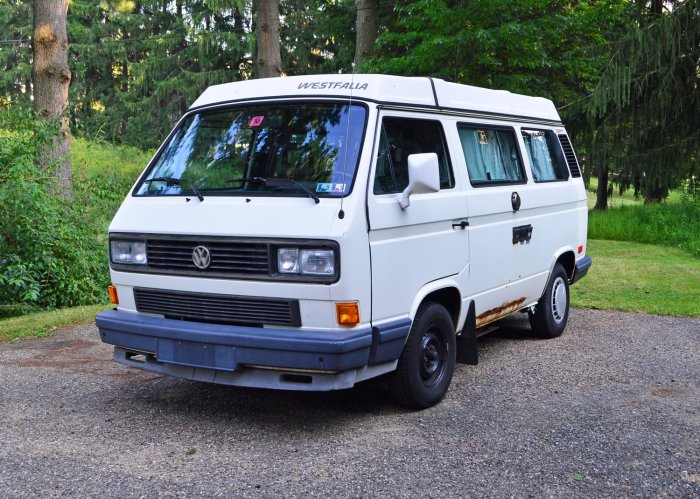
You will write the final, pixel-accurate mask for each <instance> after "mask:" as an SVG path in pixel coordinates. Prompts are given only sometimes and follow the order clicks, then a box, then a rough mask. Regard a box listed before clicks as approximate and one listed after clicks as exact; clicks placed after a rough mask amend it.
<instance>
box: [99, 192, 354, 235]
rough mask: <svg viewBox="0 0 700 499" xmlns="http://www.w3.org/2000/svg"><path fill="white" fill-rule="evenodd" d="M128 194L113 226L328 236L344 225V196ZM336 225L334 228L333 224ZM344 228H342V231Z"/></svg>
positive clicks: (163, 231) (131, 230)
mask: <svg viewBox="0 0 700 499" xmlns="http://www.w3.org/2000/svg"><path fill="white" fill-rule="evenodd" d="M189 199H190V200H189V201H187V198H186V197H183V196H168V197H165V196H163V197H158V198H155V197H144V198H141V197H129V198H128V199H127V200H126V201H125V202H124V203H123V204H122V206H121V208H120V209H119V211H118V212H117V214H116V215H115V217H114V219H113V220H112V223H111V224H110V226H109V231H110V232H127V233H139V234H173V235H206V236H234V237H275V238H279V237H282V238H287V237H289V238H327V237H331V236H332V235H333V234H332V232H334V231H335V232H339V231H343V230H344V228H343V227H342V226H345V225H346V224H347V223H348V219H347V218H345V219H343V220H340V219H339V218H338V212H339V210H340V199H328V198H322V199H321V201H320V203H318V204H316V203H314V201H313V200H312V199H309V198H305V197H285V198H270V197H218V196H206V197H205V198H204V201H199V200H198V199H197V198H196V197H195V196H192V197H190V198H189ZM334 226H335V229H334ZM341 233H342V232H341Z"/></svg>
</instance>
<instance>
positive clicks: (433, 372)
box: [389, 302, 457, 409]
mask: <svg viewBox="0 0 700 499" xmlns="http://www.w3.org/2000/svg"><path fill="white" fill-rule="evenodd" d="M456 347H457V342H456V338H455V327H454V324H453V323H452V318H451V317H450V314H449V313H448V312H447V310H446V309H445V307H443V306H442V305H440V304H438V303H433V302H428V303H425V304H423V305H422V306H421V307H420V309H418V313H416V317H415V319H414V321H413V325H412V326H411V332H410V333H409V335H408V340H407V341H406V345H405V346H404V349H403V352H402V354H401V357H400V358H399V363H398V366H397V368H396V371H394V372H393V373H391V376H390V377H389V391H390V393H391V397H392V398H393V399H394V401H395V402H396V403H398V404H400V405H403V406H405V407H409V408H411V409H425V408H426V407H431V406H433V405H435V404H437V403H438V402H440V401H441V400H442V398H443V397H444V396H445V393H447V388H448V387H449V386H450V381H452V373H453V372H454V368H455V360H456V351H457V348H456Z"/></svg>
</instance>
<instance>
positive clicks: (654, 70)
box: [577, 0, 700, 202]
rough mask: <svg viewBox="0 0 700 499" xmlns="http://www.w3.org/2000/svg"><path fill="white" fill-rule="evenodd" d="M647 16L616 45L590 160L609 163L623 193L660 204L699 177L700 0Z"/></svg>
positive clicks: (593, 100) (593, 127)
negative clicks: (630, 191) (631, 191)
mask: <svg viewBox="0 0 700 499" xmlns="http://www.w3.org/2000/svg"><path fill="white" fill-rule="evenodd" d="M673 6H674V8H673V10H672V11H671V12H670V13H667V14H657V15H647V16H645V17H644V18H643V19H642V20H641V21H640V23H642V24H641V25H640V26H636V27H634V28H632V29H630V30H629V31H628V33H627V34H626V36H624V37H622V38H621V39H619V40H618V41H615V42H614V43H612V44H611V45H610V49H611V51H612V58H611V59H610V61H609V63H608V65H607V66H606V67H605V70H604V71H603V72H602V75H601V77H600V80H599V81H598V83H597V85H596V87H595V89H594V90H593V92H592V94H591V96H590V98H587V99H585V100H584V101H582V102H581V103H580V104H579V105H578V110H577V111H578V113H579V115H580V116H581V117H582V118H584V119H587V124H588V134H587V136H588V142H589V143H591V144H594V146H593V147H590V149H589V162H590V163H592V164H594V165H596V166H598V167H599V168H604V167H605V166H608V167H609V168H610V169H611V171H612V173H613V175H614V180H615V182H616V183H617V184H618V186H619V187H620V189H622V190H624V189H628V188H630V187H633V188H634V190H635V194H640V195H643V196H644V199H645V201H646V202H650V201H658V200H661V199H664V198H665V197H666V196H667V195H668V190H669V189H671V188H676V187H679V186H680V185H681V184H683V183H684V182H688V180H689V179H690V182H689V184H688V185H689V186H691V187H695V182H696V180H695V182H694V181H693V179H697V178H698V176H700V0H685V1H678V2H675V4H673Z"/></svg>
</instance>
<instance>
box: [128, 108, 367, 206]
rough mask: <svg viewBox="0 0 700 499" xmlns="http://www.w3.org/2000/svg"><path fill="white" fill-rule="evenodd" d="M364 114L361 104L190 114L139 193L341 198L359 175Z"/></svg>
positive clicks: (150, 172) (141, 186) (168, 144)
mask: <svg viewBox="0 0 700 499" xmlns="http://www.w3.org/2000/svg"><path fill="white" fill-rule="evenodd" d="M365 116H366V109H365V107H364V106H361V105H352V106H350V105H348V104H340V103H333V104H320V103H314V104H299V103H295V104H275V105H258V106H250V107H237V108H234V109H227V110H217V111H203V112H200V113H195V114H192V115H191V116H189V117H188V118H187V119H186V120H184V122H183V123H181V125H180V126H179V127H178V129H177V130H176V131H175V133H174V134H173V135H172V137H171V138H170V141H169V142H168V143H167V144H166V146H165V147H164V148H163V150H162V152H161V154H160V156H159V157H158V158H157V160H156V162H155V164H154V165H153V166H152V168H151V169H150V170H149V172H148V173H147V175H146V176H145V177H144V178H143V179H142V181H141V183H140V184H139V185H138V187H137V191H136V194H137V195H139V196H149V195H150V196H152V195H192V194H194V195H197V194H198V192H199V193H202V194H203V195H225V196H236V195H241V196H255V195H258V196H298V197H307V196H309V194H314V195H313V197H314V198H316V200H318V199H317V197H329V196H344V195H346V194H348V193H349V192H350V189H351V187H352V181H353V178H354V176H355V170H356V168H357V159H358V154H359V150H360V147H361V144H362V134H363V131H364V127H365ZM280 179H284V181H281V180H280Z"/></svg>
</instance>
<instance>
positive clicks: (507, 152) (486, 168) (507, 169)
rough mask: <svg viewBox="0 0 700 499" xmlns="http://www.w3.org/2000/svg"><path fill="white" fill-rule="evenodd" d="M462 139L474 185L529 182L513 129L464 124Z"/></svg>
mask: <svg viewBox="0 0 700 499" xmlns="http://www.w3.org/2000/svg"><path fill="white" fill-rule="evenodd" d="M459 139H460V142H461V143H462V150H463V151H464V159H465V161H466V163H467V171H468V172H469V180H470V182H471V183H472V185H475V186H478V185H490V184H511V183H522V182H524V181H525V174H524V173H523V168H522V161H521V160H520V153H519V152H518V146H517V143H516V140H515V132H514V130H513V129H510V128H507V129H501V128H482V127H472V126H465V125H460V126H459Z"/></svg>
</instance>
